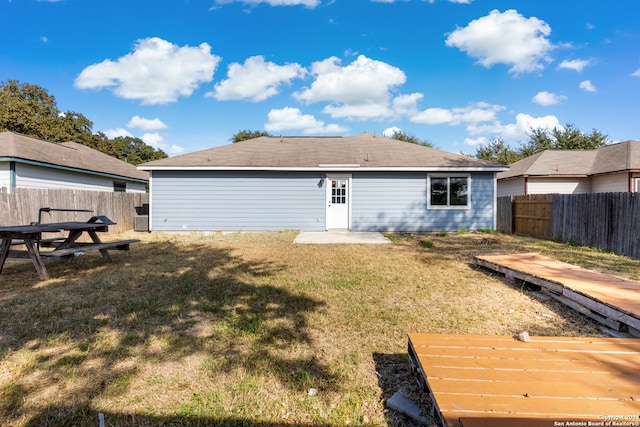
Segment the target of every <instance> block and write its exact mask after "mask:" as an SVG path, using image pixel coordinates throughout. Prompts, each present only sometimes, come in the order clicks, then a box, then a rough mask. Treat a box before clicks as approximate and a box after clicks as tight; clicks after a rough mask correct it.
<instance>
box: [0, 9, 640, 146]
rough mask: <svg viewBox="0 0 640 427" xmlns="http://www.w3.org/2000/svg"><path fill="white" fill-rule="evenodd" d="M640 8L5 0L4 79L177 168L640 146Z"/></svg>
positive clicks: (0, 73) (1, 31)
mask: <svg viewBox="0 0 640 427" xmlns="http://www.w3.org/2000/svg"><path fill="white" fill-rule="evenodd" d="M638 16H640V2H638V1H636V0H624V1H623V0H613V1H608V2H604V1H601V0H598V1H596V0H580V1H576V0H562V1H554V0H537V1H530V0H522V1H514V0H512V1H501V0H404V1H402V0H396V1H394V0H384V1H383V0H378V1H374V0H244V1H241V0H167V1H162V2H158V1H153V2H152V1H146V0H135V1H131V0H126V1H122V0H110V1H90V0H57V1H36V0H0V19H1V22H2V23H3V24H2V26H0V80H2V81H7V80H9V79H15V80H19V81H21V82H27V83H31V84H36V85H39V86H42V87H44V88H45V89H46V90H47V91H48V92H49V93H50V94H51V95H53V96H55V98H56V100H57V103H58V108H59V109H61V110H63V111H68V110H72V111H76V112H79V113H82V114H84V115H85V116H87V117H88V118H89V119H90V120H91V121H92V122H93V123H94V127H93V131H94V132H98V131H100V132H104V133H106V134H107V135H109V136H111V137H115V136H119V135H131V136H135V137H140V138H142V139H143V140H144V141H145V142H146V143H148V144H150V145H153V146H154V147H157V148H161V149H163V150H165V151H166V152H167V153H168V154H170V155H178V154H183V153H188V152H193V151H197V150H202V149H205V148H210V147H214V146H219V145H223V144H228V143H229V139H230V138H231V137H232V135H233V134H235V133H236V132H238V131H239V130H243V129H248V130H266V131H268V132H270V133H272V134H274V135H327V136H330V135H355V134H358V133H361V132H370V133H377V134H382V133H385V132H389V131H390V130H391V129H399V130H402V131H403V132H405V133H407V134H410V135H414V136H416V137H418V138H419V139H421V140H428V141H430V142H432V143H433V144H435V146H436V147H437V148H440V149H442V150H446V151H451V152H456V153H459V152H464V153H468V154H473V153H475V150H476V149H477V147H478V146H479V144H482V143H485V142H487V141H489V140H491V139H492V138H495V137H502V138H504V140H505V141H507V142H508V143H510V144H511V145H512V146H513V147H516V146H517V145H518V144H519V143H520V142H521V141H526V140H527V131H528V130H530V129H531V128H538V127H550V128H553V127H555V126H562V125H564V124H567V123H572V124H574V125H575V126H576V127H577V128H579V129H580V130H582V131H584V132H590V131H591V130H592V129H596V130H598V131H600V132H603V133H605V134H607V135H608V136H609V139H610V140H611V141H612V142H616V141H623V140H628V139H640V130H639V129H638V115H639V113H640V107H639V106H640V102H639V100H640V23H639V22H638Z"/></svg>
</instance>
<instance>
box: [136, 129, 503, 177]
mask: <svg viewBox="0 0 640 427" xmlns="http://www.w3.org/2000/svg"><path fill="white" fill-rule="evenodd" d="M138 167H139V168H140V169H143V170H180V169H200V170H207V169H216V170H354V169H361V170H362V169H369V170H374V169H375V170H383V169H393V170H397V169H404V170H433V171H436V170H452V169H455V170H467V171H474V170H486V171H493V172H497V171H501V170H505V169H506V167H504V166H502V165H498V164H495V163H490V162H486V161H483V160H478V159H475V158H471V157H467V156H462V155H459V154H453V153H448V152H445V151H441V150H436V149H433V148H430V147H425V146H422V145H418V144H412V143H409V142H404V141H398V140H395V139H390V138H385V137H382V136H377V135H372V134H368V133H363V134H360V135H356V136H350V137H264V136H263V137H259V138H255V139H250V140H246V141H241V142H236V143H234V144H228V145H223V146H220V147H216V148H211V149H207V150H202V151H198V152H195V153H189V154H184V155H182V156H177V157H170V158H167V159H162V160H156V161H153V162H149V163H145V164H143V165H140V166H138Z"/></svg>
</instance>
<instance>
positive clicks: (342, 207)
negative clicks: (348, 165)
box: [327, 175, 351, 230]
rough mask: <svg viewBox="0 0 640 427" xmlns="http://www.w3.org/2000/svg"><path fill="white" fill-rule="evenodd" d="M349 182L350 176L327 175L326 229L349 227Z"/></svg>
mask: <svg viewBox="0 0 640 427" xmlns="http://www.w3.org/2000/svg"><path fill="white" fill-rule="evenodd" d="M350 182H351V177H350V176H346V175H328V176H327V229H336V228H338V229H345V230H346V229H349V201H350V199H351V195H350V194H349V184H350Z"/></svg>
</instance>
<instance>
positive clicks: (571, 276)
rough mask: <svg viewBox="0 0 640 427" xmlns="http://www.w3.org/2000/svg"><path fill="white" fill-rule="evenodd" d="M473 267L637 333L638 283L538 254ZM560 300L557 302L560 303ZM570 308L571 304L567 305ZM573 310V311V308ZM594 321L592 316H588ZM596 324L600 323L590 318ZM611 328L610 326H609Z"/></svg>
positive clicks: (482, 259) (492, 258)
mask: <svg viewBox="0 0 640 427" xmlns="http://www.w3.org/2000/svg"><path fill="white" fill-rule="evenodd" d="M474 262H475V263H476V264H477V265H480V266H483V267H486V268H490V269H493V270H495V271H498V272H501V273H503V274H505V275H514V276H516V277H517V278H519V279H521V280H525V281H530V282H531V283H535V284H537V285H540V286H543V287H546V288H547V289H548V290H549V292H551V293H553V294H558V295H562V298H568V299H569V300H570V301H572V302H573V303H574V304H579V305H581V306H582V307H585V309H584V310H580V311H581V312H583V314H587V315H589V314H588V313H589V310H592V311H594V312H596V313H598V314H599V315H601V316H603V317H605V318H607V319H611V320H612V321H614V322H620V323H623V324H625V325H628V326H630V327H632V328H633V329H634V330H637V329H640V283H638V282H633V281H629V280H624V279H621V278H619V277H615V276H611V275H608V274H603V273H599V272H596V271H592V270H588V269H585V268H581V267H578V266H575V265H572V264H568V263H564V262H560V261H557V260H554V259H551V258H548V257H545V256H542V255H540V254H535V253H527V254H510V255H487V256H476V257H475V258H474ZM562 298H557V299H559V300H560V301H562ZM569 305H571V306H573V304H569ZM573 308H576V307H573ZM591 317H594V316H591ZM594 318H595V319H596V320H600V319H598V318H597V317H594ZM609 326H611V325H609Z"/></svg>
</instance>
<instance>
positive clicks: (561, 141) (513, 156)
mask: <svg viewBox="0 0 640 427" xmlns="http://www.w3.org/2000/svg"><path fill="white" fill-rule="evenodd" d="M527 135H528V137H529V139H528V140H527V141H526V142H523V143H521V144H520V146H519V147H518V148H517V149H515V150H513V149H511V148H510V147H509V146H508V145H507V144H506V143H505V142H504V140H503V139H502V138H494V139H492V140H491V141H490V142H489V143H488V144H486V145H483V146H482V147H480V148H478V149H477V150H476V154H475V157H476V158H478V159H482V160H488V161H491V162H496V163H501V164H504V165H509V164H511V163H513V162H516V161H518V160H520V159H524V158H526V157H529V156H533V155H534V154H538V153H541V152H542V151H545V150H593V149H595V148H599V147H604V146H605V145H606V144H607V135H605V134H603V133H601V132H599V131H597V130H595V129H593V130H592V131H591V133H588V134H585V133H583V132H581V131H580V130H579V129H577V128H576V127H575V126H574V125H573V124H571V123H568V124H566V125H565V126H564V127H562V128H560V127H556V128H554V129H546V128H536V129H532V130H531V131H530V132H529V133H528V134H527Z"/></svg>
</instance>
